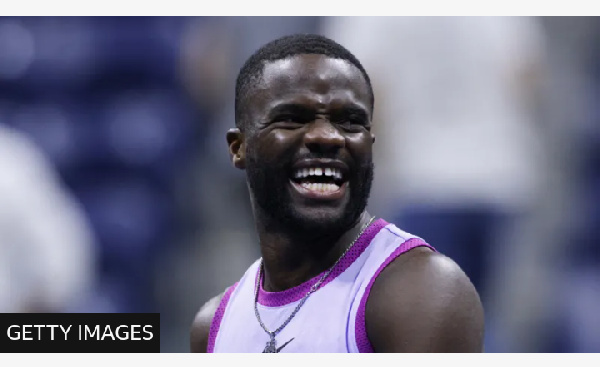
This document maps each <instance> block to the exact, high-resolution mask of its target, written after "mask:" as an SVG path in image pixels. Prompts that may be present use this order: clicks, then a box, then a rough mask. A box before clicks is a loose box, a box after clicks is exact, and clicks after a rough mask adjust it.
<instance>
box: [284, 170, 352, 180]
mask: <svg viewBox="0 0 600 367" xmlns="http://www.w3.org/2000/svg"><path fill="white" fill-rule="evenodd" d="M323 175H325V176H328V177H334V178H336V179H338V180H341V179H342V173H341V172H340V170H338V169H337V168H330V167H326V168H321V167H314V168H301V169H299V170H297V171H296V172H295V173H294V178H297V179H298V178H305V177H308V176H323Z"/></svg>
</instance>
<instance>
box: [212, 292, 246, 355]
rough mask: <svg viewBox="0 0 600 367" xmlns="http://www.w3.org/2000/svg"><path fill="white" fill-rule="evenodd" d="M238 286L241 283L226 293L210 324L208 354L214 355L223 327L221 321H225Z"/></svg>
mask: <svg viewBox="0 0 600 367" xmlns="http://www.w3.org/2000/svg"><path fill="white" fill-rule="evenodd" d="M238 284H239V282H237V283H235V284H234V285H232V286H231V287H229V288H228V289H227V290H226V291H225V294H223V298H221V302H220V303H219V307H218V308H217V311H216V312H215V316H213V319H212V322H211V324H210V331H209V332H208V346H207V347H206V352H208V353H214V350H215V341H216V340H217V334H218V333H219V328H220V327H221V320H223V315H224V314H225V308H227V303H228V302H229V297H231V293H233V291H234V290H235V288H236V287H237V286H238Z"/></svg>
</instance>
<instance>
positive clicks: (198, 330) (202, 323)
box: [190, 292, 225, 353]
mask: <svg viewBox="0 0 600 367" xmlns="http://www.w3.org/2000/svg"><path fill="white" fill-rule="evenodd" d="M224 295H225V292H223V293H221V294H219V295H218V296H216V297H213V298H211V299H210V300H209V301H208V302H206V303H205V304H204V305H203V306H202V307H201V308H200V310H199V311H198V313H196V316H195V317H194V322H193V323H192V329H191V332H190V351H191V352H192V353H206V350H207V347H208V335H209V332H210V325H211V324H212V320H213V317H214V316H215V313H216V312H217V308H219V304H220V303H221V299H222V298H223V296H224Z"/></svg>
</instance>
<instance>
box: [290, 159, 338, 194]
mask: <svg viewBox="0 0 600 367" xmlns="http://www.w3.org/2000/svg"><path fill="white" fill-rule="evenodd" d="M290 181H291V183H292V186H293V187H294V188H295V189H296V191H298V192H299V193H300V194H302V195H303V196H306V197H310V198H322V199H337V198H341V197H342V196H343V195H344V192H345V189H346V178H345V172H344V170H343V169H341V168H339V167H333V166H328V165H319V166H310V167H299V168H296V169H294V170H293V172H292V177H291V178H290Z"/></svg>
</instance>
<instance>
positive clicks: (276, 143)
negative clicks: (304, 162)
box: [252, 129, 299, 161]
mask: <svg viewBox="0 0 600 367" xmlns="http://www.w3.org/2000/svg"><path fill="white" fill-rule="evenodd" d="M298 135H299V134H297V133H294V132H293V131H292V130H283V129H278V130H271V131H265V132H264V133H262V134H259V135H258V136H257V138H256V139H255V140H254V141H253V142H252V143H253V145H254V146H255V147H257V148H256V149H255V153H256V155H257V156H261V157H262V158H263V159H265V160H267V161H277V160H279V159H281V156H285V155H288V154H293V152H294V147H295V146H296V142H297V141H298Z"/></svg>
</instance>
